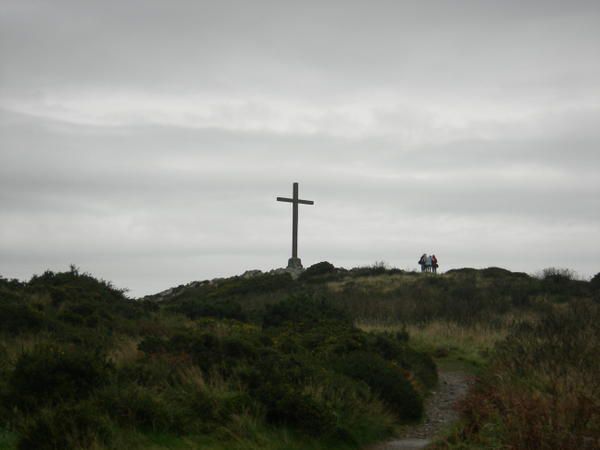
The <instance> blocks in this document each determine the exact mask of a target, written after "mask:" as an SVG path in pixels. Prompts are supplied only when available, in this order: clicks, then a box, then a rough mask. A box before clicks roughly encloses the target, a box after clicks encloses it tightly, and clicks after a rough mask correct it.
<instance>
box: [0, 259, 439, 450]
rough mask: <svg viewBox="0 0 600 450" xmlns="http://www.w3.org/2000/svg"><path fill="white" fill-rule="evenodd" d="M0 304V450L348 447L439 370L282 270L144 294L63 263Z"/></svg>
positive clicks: (375, 430)
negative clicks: (159, 296)
mask: <svg viewBox="0 0 600 450" xmlns="http://www.w3.org/2000/svg"><path fill="white" fill-rule="evenodd" d="M253 295H256V296H257V299H254V300H253V302H251V303H252V305H253V306H252V307H247V305H243V307H242V305H241V303H243V299H245V298H247V299H250V298H251V297H252V296H253ZM258 297H259V298H260V301H259V300H258ZM0 299H1V303H0V308H1V313H2V314H0V322H1V325H2V327H1V329H2V343H1V345H0V396H1V398H2V403H1V408H0V419H1V422H0V423H1V424H2V431H1V432H0V448H14V447H15V446H16V447H17V448H19V449H23V450H26V449H65V448H98V449H99V448H215V449H217V448H281V449H283V448H298V449H305V448H307V449H308V448H328V447H331V448H359V447H360V446H362V445H363V444H365V443H368V442H371V441H374V440H377V439H381V438H383V437H385V436H388V435H390V434H391V433H392V432H393V430H394V427H395V426H396V425H397V424H400V423H405V422H410V421H416V420H419V418H420V417H421V415H422V410H423V397H424V396H425V395H426V393H427V390H428V389H429V388H431V387H432V386H433V385H434V384H435V382H436V378H437V374H436V369H435V365H434V363H433V361H432V360H431V358H430V357H429V356H427V355H425V354H423V353H420V352H417V351H415V350H414V349H413V348H412V347H411V346H410V344H409V342H407V336H406V335H405V334H402V333H400V334H396V335H394V334H389V333H388V334H382V333H379V334H373V333H366V332H364V331H362V330H360V329H359V328H357V327H356V326H355V325H354V323H353V320H352V318H351V317H350V316H349V315H348V314H347V313H345V312H343V311H340V310H339V309H337V308H336V307H335V306H334V305H333V304H332V303H331V302H330V301H328V300H327V299H326V298H322V297H320V296H317V295H311V294H310V293H309V292H300V291H296V289H295V287H294V286H293V283H292V282H291V279H290V278H289V276H288V275H287V274H286V275H285V276H283V277H280V276H274V277H272V278H270V279H267V278H265V279H258V278H257V279H251V280H238V279H232V280H228V281H225V282H223V283H222V284H220V285H219V286H212V287H211V288H210V289H208V288H206V286H199V287H197V288H194V289H193V290H192V291H191V292H186V293H185V295H184V294H182V295H180V296H178V299H177V301H165V302H163V303H154V302H151V301H134V300H130V299H127V298H126V297H125V296H124V294H123V292H120V291H118V290H116V289H114V288H113V287H112V286H111V285H110V284H109V283H106V282H102V281H98V280H96V279H94V278H93V277H91V276H90V275H87V274H81V273H79V272H78V271H77V270H75V269H72V270H71V271H70V272H66V273H51V272H47V273H45V274H43V275H42V276H39V277H34V278H33V279H32V280H31V281H29V282H27V283H20V282H17V281H9V280H1V281H0ZM263 300H264V301H263ZM267 300H268V301H267Z"/></svg>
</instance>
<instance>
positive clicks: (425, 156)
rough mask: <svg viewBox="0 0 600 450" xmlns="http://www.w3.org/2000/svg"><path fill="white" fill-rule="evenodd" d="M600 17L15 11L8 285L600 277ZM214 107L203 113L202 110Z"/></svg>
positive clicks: (3, 151) (363, 10)
mask: <svg viewBox="0 0 600 450" xmlns="http://www.w3.org/2000/svg"><path fill="white" fill-rule="evenodd" d="M599 18H600V8H599V7H598V3H597V2H591V1H590V2H587V1H576V2H563V1H544V2H534V1H532V2H487V1H484V2H481V1H477V2H475V1H473V2H470V1H461V2H454V1H452V2H450V1H439V2H394V1H380V2H375V3H373V2H359V1H352V2H334V1H331V2H280V1H277V2H275V1H271V2H252V4H250V3H248V2H230V1H226V2H197V1H178V2H163V1H158V0H156V1H154V0H152V1H147V0H146V1H131V2H116V1H115V2H111V1H103V2H100V1H90V2H80V1H75V0H73V1H66V0H64V1H63V0H60V1H53V2H47V1H41V0H40V1H25V0H19V1H5V2H3V3H2V5H0V57H1V58H2V64H1V66H0V204H1V206H2V208H1V209H0V223H1V225H0V273H1V274H3V275H5V276H19V277H24V278H25V277H28V276H30V275H31V274H32V273H34V272H40V271H42V270H44V269H45V268H47V267H50V268H53V269H60V268H64V267H66V266H67V265H68V264H69V263H76V264H79V265H81V266H82V268H83V269H84V270H90V271H92V272H94V273H96V274H98V275H99V276H102V277H104V278H107V279H112V280H114V281H115V282H116V283H117V284H118V285H119V286H123V287H130V288H132V290H133V294H135V295H138V294H143V293H149V292H152V291H156V290H159V289H162V288H166V287H168V286H170V285H174V284H179V283H181V282H187V281H190V280H192V279H202V278H209V277H212V276H219V275H230V274H233V273H237V272H240V271H243V270H245V269H249V268H254V267H258V268H262V269H268V268H272V267H274V266H278V265H282V264H284V263H285V261H286V258H287V255H288V252H289V239H290V238H289V226H290V223H289V221H290V217H289V216H290V211H289V205H284V204H280V203H277V202H276V201H275V197H276V196H278V195H288V194H289V193H290V192H289V191H290V188H291V186H290V184H291V182H292V181H300V183H301V195H302V196H305V197H306V198H310V199H313V200H315V202H316V204H315V206H314V207H304V208H302V211H301V217H300V226H301V236H300V251H301V256H302V257H303V260H304V262H305V263H307V264H310V263H312V262H317V261H320V260H324V259H328V260H331V261H332V262H334V263H336V264H340V265H346V266H351V265H356V264H369V263H372V262H374V261H375V260H387V261H388V262H390V263H392V264H395V265H398V266H400V267H405V268H412V267H414V266H416V264H415V262H414V260H415V258H416V257H417V256H418V255H419V254H421V253H422V252H423V251H429V252H431V251H433V252H435V253H436V254H438V255H439V256H440V259H441V261H442V265H443V267H445V268H449V267H457V266H471V265H474V266H478V265H504V266H507V267H509V268H512V269H516V270H525V271H528V272H533V271H535V270H539V269H541V268H543V267H545V266H549V265H557V266H571V267H573V268H574V269H576V270H579V271H580V272H581V273H582V274H584V275H586V276H589V275H591V274H593V273H595V272H597V271H598V267H597V266H598V265H599V264H600V248H599V247H598V245H597V243H596V241H597V234H598V231H600V213H599V212H598V211H600V200H598V199H600V195H599V194H600V176H599V175H600V152H599V151H598V149H599V146H600V130H599V129H598V126H597V124H598V123H599V121H600V82H598V80H600V58H598V55H599V54H600V32H599V29H598V27H597V23H598V19H599ZM196 102H197V104H196Z"/></svg>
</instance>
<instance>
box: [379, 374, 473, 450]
mask: <svg viewBox="0 0 600 450" xmlns="http://www.w3.org/2000/svg"><path fill="white" fill-rule="evenodd" d="M439 376H440V381H439V385H438V388H437V390H435V391H434V392H432V394H431V396H430V397H429V398H428V399H427V401H426V402H425V420H424V422H423V423H420V424H418V425H415V426H412V427H410V428H409V429H407V430H406V431H405V432H404V433H403V435H402V436H401V437H399V438H397V439H394V440H392V441H388V442H385V443H383V444H378V445H376V446H374V447H370V448H369V450H416V449H422V448H425V447H426V446H427V445H429V444H430V443H431V440H432V439H433V437H434V436H436V435H437V434H438V433H439V432H440V431H442V430H443V429H444V428H446V427H448V426H449V425H451V424H452V422H454V421H456V420H457V419H458V412H457V411H456V410H455V408H454V406H455V404H456V402H457V401H458V400H460V399H461V398H463V397H464V396H465V395H466V393H467V390H468V388H469V384H470V382H471V378H470V377H469V375H467V374H465V373H463V372H450V371H448V372H440V374H439Z"/></svg>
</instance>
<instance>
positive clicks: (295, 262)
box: [287, 258, 304, 269]
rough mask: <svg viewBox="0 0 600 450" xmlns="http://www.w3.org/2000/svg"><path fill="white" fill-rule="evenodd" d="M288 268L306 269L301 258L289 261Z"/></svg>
mask: <svg viewBox="0 0 600 450" xmlns="http://www.w3.org/2000/svg"><path fill="white" fill-rule="evenodd" d="M287 268H288V269H304V267H302V261H301V260H300V258H290V259H288V265H287Z"/></svg>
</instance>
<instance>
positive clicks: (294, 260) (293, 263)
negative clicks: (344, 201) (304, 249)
mask: <svg viewBox="0 0 600 450" xmlns="http://www.w3.org/2000/svg"><path fill="white" fill-rule="evenodd" d="M292 194H293V195H292V198H286V197H277V201H278V202H287V203H291V204H292V257H291V258H290V260H289V261H288V268H294V269H298V268H300V269H301V268H302V262H301V261H300V258H298V205H300V204H302V205H314V204H315V202H313V201H312V200H300V199H299V198H298V183H294V184H293V191H292Z"/></svg>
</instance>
